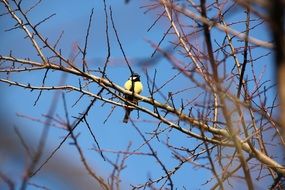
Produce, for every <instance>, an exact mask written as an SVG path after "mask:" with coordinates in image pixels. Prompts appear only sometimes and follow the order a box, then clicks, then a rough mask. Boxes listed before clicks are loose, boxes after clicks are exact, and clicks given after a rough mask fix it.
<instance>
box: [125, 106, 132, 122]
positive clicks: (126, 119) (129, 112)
mask: <svg viewBox="0 0 285 190" xmlns="http://www.w3.org/2000/svg"><path fill="white" fill-rule="evenodd" d="M130 114H131V109H126V113H125V117H124V120H123V122H124V123H128V121H129V118H130Z"/></svg>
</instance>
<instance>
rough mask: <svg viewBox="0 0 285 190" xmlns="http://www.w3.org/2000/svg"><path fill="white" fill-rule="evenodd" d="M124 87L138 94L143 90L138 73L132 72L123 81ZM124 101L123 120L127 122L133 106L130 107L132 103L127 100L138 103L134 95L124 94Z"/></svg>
mask: <svg viewBox="0 0 285 190" xmlns="http://www.w3.org/2000/svg"><path fill="white" fill-rule="evenodd" d="M124 88H125V89H126V90H129V91H131V92H132V93H136V94H140V93H141V92H142V90H143V84H142V82H141V81H140V75H139V74H137V73H132V74H131V76H130V77H129V79H128V80H127V81H126V82H125V84H124ZM125 99H126V100H127V101H126V107H125V117H124V120H123V122H124V123H128V121H129V117H130V114H131V111H132V110H133V108H131V106H132V105H130V103H128V102H132V103H133V104H136V105H137V104H138V100H137V99H136V98H135V97H134V95H128V94H126V95H125Z"/></svg>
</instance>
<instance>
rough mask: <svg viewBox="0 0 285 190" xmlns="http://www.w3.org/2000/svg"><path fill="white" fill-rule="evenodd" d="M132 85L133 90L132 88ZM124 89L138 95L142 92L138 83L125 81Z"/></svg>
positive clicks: (141, 87)
mask: <svg viewBox="0 0 285 190" xmlns="http://www.w3.org/2000/svg"><path fill="white" fill-rule="evenodd" d="M132 85H134V88H132ZM124 87H125V89H126V90H129V91H132V89H133V90H134V92H135V93H136V94H140V93H141V92H142V90H143V86H142V83H141V82H140V81H136V82H132V81H131V80H127V82H126V83H125V85H124Z"/></svg>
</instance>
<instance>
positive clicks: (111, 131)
mask: <svg viewBox="0 0 285 190" xmlns="http://www.w3.org/2000/svg"><path fill="white" fill-rule="evenodd" d="M27 2H28V1H23V3H24V4H25V6H28V4H26V3H27ZM107 2H108V1H107ZM110 2H111V1H110ZM109 5H111V6H112V10H113V16H114V21H115V25H116V27H117V30H118V33H119V36H120V40H121V42H122V44H123V47H124V51H125V53H126V55H127V57H128V59H129V60H131V61H132V64H133V65H134V67H133V68H134V70H135V71H136V72H139V73H142V82H143V83H144V84H146V83H147V82H146V76H145V74H143V72H144V71H143V70H142V69H141V67H138V66H136V64H135V63H136V62H138V61H139V60H141V59H144V58H148V57H149V56H150V55H151V53H152V52H153V49H152V47H151V46H150V44H149V43H147V40H150V41H153V42H154V43H158V41H159V40H160V39H161V37H162V35H163V33H164V32H165V31H166V30H167V27H168V25H167V24H166V22H165V21H162V22H160V24H158V25H156V26H155V27H154V28H153V29H152V30H151V31H150V32H147V29H148V28H149V27H150V25H151V24H152V22H153V20H154V16H155V14H154V13H153V12H152V13H148V14H144V11H145V9H142V8H140V7H141V6H142V5H144V3H143V1H131V3H129V4H128V5H125V4H124V3H123V1H112V2H111V3H109ZM92 8H94V17H93V22H92V28H91V31H90V32H91V33H90V36H89V37H90V40H89V42H88V53H87V60H88V64H90V65H92V68H98V67H102V65H103V62H104V60H105V57H106V54H107V49H106V38H105V33H104V32H105V25H104V22H105V16H104V11H103V3H102V1H99V0H95V1H90V0H88V1H87V0H84V1H77V0H61V1H58V0H49V1H47V0H44V1H43V2H42V3H41V5H40V6H39V7H37V8H36V9H34V10H33V11H32V13H31V14H30V15H29V18H31V21H32V22H33V23H37V22H38V21H40V20H41V19H43V18H45V17H47V16H49V15H51V14H53V13H56V16H54V17H52V18H51V19H50V20H48V21H47V22H46V23H44V24H42V25H41V26H40V27H39V30H40V31H41V32H42V34H43V35H44V36H46V37H48V40H49V41H51V42H55V41H56V39H57V37H58V36H59V35H60V33H61V32H62V31H64V35H63V37H62V39H61V41H60V44H59V46H60V48H61V49H62V50H63V55H65V56H66V57H68V56H69V55H70V53H71V52H72V45H73V44H74V43H78V44H79V45H80V46H81V47H82V46H83V44H84V39H85V33H86V29H87V24H88V19H89V15H90V12H91V9H92ZM3 10H4V9H3V6H2V4H1V6H0V11H1V12H3ZM238 17H239V14H238V13H236V14H233V15H232V16H230V17H229V18H228V19H229V20H230V19H233V20H235V19H237V18H238ZM7 18H8V17H7V16H6V17H0V23H1V24H0V43H1V44H2V45H1V46H0V55H8V54H9V51H10V50H13V55H15V56H18V57H22V58H27V57H29V58H31V59H34V60H39V58H38V57H36V53H35V51H34V49H33V47H32V46H31V44H30V42H29V41H28V40H27V39H23V37H24V34H23V32H22V31H20V30H14V31H12V32H3V30H5V29H7V28H9V27H12V26H13V23H11V22H10V21H9V20H8V19H7ZM155 18H156V17H155ZM109 24H110V23H109ZM109 27H110V41H111V54H112V55H111V60H112V62H111V65H110V66H109V67H108V71H107V75H108V77H109V78H110V79H112V80H113V81H115V82H116V83H117V84H121V85H123V83H124V81H125V80H126V79H127V78H128V76H129V71H128V68H127V66H126V64H125V62H124V60H123V56H122V53H121V51H120V50H119V46H118V44H117V43H116V38H115V36H114V32H113V31H112V28H111V24H110V26H109ZM236 29H237V30H242V26H237V28H236ZM263 29H264V28H263V27H260V28H259V29H258V30H257V31H259V33H257V34H254V35H255V36H256V37H258V38H260V39H268V33H267V32H261V31H262V30H263ZM265 31H266V30H265ZM214 32H217V31H216V30H214ZM219 38H221V39H219ZM216 39H218V40H222V36H218V35H217V36H216ZM169 40H171V38H167V39H166V41H165V42H164V43H163V44H162V47H167V45H168V44H167V43H166V42H167V41H169ZM266 52H268V50H267V49H262V50H259V52H255V53H256V54H259V55H261V54H264V53H266ZM47 55H48V54H47ZM256 56H258V55H256ZM263 61H265V62H267V61H268V62H271V57H270V56H269V57H266V58H264V59H263ZM77 63H78V64H79V63H80V58H78V59H77ZM256 67H257V68H259V69H258V70H257V72H261V71H262V68H264V67H266V70H270V69H268V68H272V66H271V65H267V64H264V62H263V63H262V62H261V63H260V65H257V66H256ZM155 69H156V70H157V71H158V73H157V78H159V80H158V81H157V85H158V86H160V85H162V84H164V82H165V81H167V80H168V79H169V78H170V76H173V75H175V74H176V71H175V70H173V69H172V66H171V65H170V64H169V63H168V62H167V61H166V60H165V59H161V60H160V61H159V62H158V63H157V64H154V65H153V66H151V67H149V68H148V72H149V74H150V76H153V74H154V72H155ZM271 73H272V72H267V73H266V77H265V79H266V78H271V77H272V75H271ZM2 75H3V74H1V77H2ZM43 76H44V75H43V72H34V73H32V72H30V73H24V74H20V73H17V74H13V76H12V79H13V80H15V81H23V82H27V83H32V84H35V85H41V81H42V77H43ZM59 77H60V75H59V73H58V72H49V74H48V77H47V82H46V84H47V85H49V84H50V85H55V84H57V83H58V81H59ZM265 79H264V80H265ZM66 83H67V84H73V85H75V86H77V85H78V77H70V76H69V77H68V79H67V82H66ZM0 87H1V89H3V91H4V95H3V94H2V96H3V97H1V99H2V98H3V99H4V101H3V104H4V106H5V107H7V108H8V109H7V110H6V112H7V113H6V114H7V116H8V117H10V118H13V121H14V122H15V123H16V124H17V126H19V128H20V131H21V132H23V134H24V136H25V137H26V138H27V139H30V141H31V143H32V145H33V146H34V148H36V144H37V142H38V140H39V134H40V132H41V130H42V127H41V126H39V124H38V123H35V122H31V121H28V120H26V119H23V118H19V117H16V116H15V113H20V114H21V113H22V114H25V115H29V116H31V117H35V118H41V119H43V120H44V117H43V115H44V114H46V113H47V111H48V109H49V106H50V103H51V99H52V98H51V97H52V96H53V94H54V92H43V94H42V96H41V98H40V100H39V102H38V104H37V105H36V106H33V103H34V101H35V100H36V98H37V96H38V93H39V92H36V91H33V92H30V91H29V90H24V89H20V88H12V87H8V86H7V85H5V84H2V83H0ZM189 87H194V85H193V84H191V83H189V82H188V80H187V79H185V78H184V77H183V76H178V77H177V79H175V80H174V82H172V83H170V84H169V85H166V86H165V88H163V90H162V91H163V92H164V93H165V94H167V93H168V92H171V91H172V92H175V91H176V90H180V89H184V88H189ZM90 90H91V91H92V90H94V92H96V90H98V86H97V85H96V84H94V85H92V87H91V88H90ZM190 92H191V93H189V94H182V95H181V97H183V98H186V99H189V100H190V99H191V98H193V97H196V96H197V95H198V94H199V91H197V90H195V89H193V90H191V91H190ZM142 94H143V95H145V96H148V94H149V93H148V91H147V88H145V90H144V92H143V93H142ZM79 96H80V95H79V94H78V93H74V92H70V93H66V98H67V104H68V107H69V110H70V116H78V113H80V112H82V111H83V110H84V109H85V108H86V106H87V105H88V104H89V102H90V98H88V97H83V98H82V99H81V100H80V102H79V103H78V104H77V105H76V106H75V107H71V106H72V105H73V104H74V103H75V101H76V100H77V99H78V98H79ZM156 98H157V99H158V100H163V99H162V97H160V96H159V95H157V97H156ZM178 101H179V100H178ZM110 111H111V107H110V106H108V105H104V106H102V102H96V103H95V106H94V108H93V109H92V110H91V111H90V113H89V115H88V121H89V124H91V127H92V130H93V132H94V133H95V135H96V137H97V140H98V142H99V144H100V146H101V148H102V149H112V150H117V151H118V150H125V149H126V147H127V145H128V143H130V142H131V143H132V148H131V150H133V149H136V148H137V147H139V146H140V145H141V144H142V143H143V139H141V138H140V137H139V135H138V134H137V132H136V131H135V129H134V128H133V127H132V126H131V125H130V124H127V125H125V124H124V123H122V118H123V115H124V110H123V109H122V108H118V107H117V108H115V110H114V112H113V113H112V115H111V117H110V118H109V119H108V121H107V122H106V124H104V123H103V121H104V120H105V119H106V116H107V115H108V114H109V113H110ZM56 114H58V116H59V117H61V118H64V111H63V103H62V102H61V101H60V102H59V103H58V105H57V110H56ZM132 114H133V118H135V115H136V113H132ZM141 118H143V119H145V120H150V119H151V118H150V117H149V116H147V115H146V114H144V113H140V119H141ZM140 119H139V120H138V122H137V125H138V127H139V128H140V129H142V131H144V132H151V131H152V130H153V129H154V128H155V127H156V125H154V124H153V123H151V122H141V121H140ZM155 122H157V121H155ZM162 127H165V126H162ZM75 132H76V133H80V136H79V141H80V145H81V147H82V148H83V150H84V153H85V155H86V157H87V158H88V161H89V163H90V164H91V165H92V166H93V167H94V168H96V169H98V171H99V172H100V173H101V174H102V176H103V177H106V176H108V174H110V172H111V169H112V168H111V167H110V165H109V164H108V163H106V162H104V161H103V159H102V158H101V156H100V155H99V154H98V153H95V152H94V151H93V150H91V149H92V147H93V145H94V142H93V140H92V137H91V136H90V134H89V132H88V131H87V129H86V126H85V125H80V126H79V127H78V128H77V130H76V131H75ZM65 134H66V132H65V131H63V130H62V129H56V128H51V131H50V133H49V137H48V143H47V144H48V145H47V147H46V149H47V152H50V151H52V150H53V149H54V148H55V147H56V146H57V145H58V143H59V142H60V141H61V139H62V137H63V136H64V135H65ZM148 137H149V136H148ZM167 137H169V138H170V139H169V141H170V142H172V143H173V144H174V145H176V146H185V147H188V148H194V147H195V146H196V145H197V142H196V141H195V140H192V139H189V138H186V137H185V135H183V134H180V133H179V132H177V131H174V130H172V131H170V132H169V131H167V132H166V133H164V134H163V135H162V141H165V140H166V139H167ZM69 142H71V140H68V142H66V143H65V145H64V146H63V147H62V148H61V149H60V151H59V152H58V154H59V155H65V156H66V157H67V158H66V159H68V160H71V162H72V163H74V164H75V165H78V167H83V166H82V164H81V162H80V158H79V155H78V153H77V151H76V150H75V148H74V146H71V145H70V144H69ZM151 145H152V146H153V147H154V148H155V150H156V151H157V152H158V155H159V156H160V157H161V158H162V161H163V162H164V163H166V165H167V167H168V169H172V167H174V166H175V165H176V164H177V161H175V162H173V159H172V155H171V154H170V151H169V150H168V149H167V148H166V146H165V145H164V144H163V143H161V142H158V141H157V140H156V139H154V140H152V141H151ZM140 152H147V153H149V149H148V148H147V147H143V148H141V149H140ZM106 155H107V156H108V157H109V158H110V159H115V157H114V155H112V154H107V153H106ZM55 160H56V158H55ZM18 166H19V167H18ZM23 166H24V160H21V162H20V163H19V165H17V166H16V167H15V168H14V169H16V170H17V174H18V175H19V176H21V169H22V168H23ZM4 168H5V169H6V170H8V171H9V167H8V165H7V167H4ZM19 168H20V169H19ZM0 169H1V167H0ZM44 171H45V170H44ZM44 171H42V173H40V174H39V177H37V178H35V179H32V181H33V182H35V183H36V182H39V183H40V184H42V185H46V186H47V187H50V188H51V189H59V188H60V189H70V187H68V185H66V184H65V182H64V181H61V180H57V179H56V176H51V175H48V174H47V175H45V173H44ZM148 174H151V176H152V177H153V178H157V177H160V175H163V171H162V169H161V168H160V167H159V166H158V165H157V164H156V162H155V160H154V158H153V157H149V156H133V157H130V158H129V159H128V161H127V168H126V169H125V170H124V171H123V173H122V180H123V182H122V187H126V188H128V187H129V184H138V183H143V182H145V181H146V179H147V178H148V177H149V176H148ZM84 175H86V176H88V175H87V174H84ZM211 177H212V174H211V173H210V172H207V171H205V170H204V169H193V167H190V165H189V164H188V165H185V166H183V169H182V170H179V171H178V172H177V173H176V174H175V175H174V176H173V178H174V180H175V183H176V184H177V188H178V189H182V188H183V187H186V189H192V187H195V189H199V188H198V187H200V189H207V185H204V186H201V184H203V183H205V182H206V181H207V179H209V178H211ZM36 179H37V180H38V181H37V180H36ZM51 182H52V183H51ZM209 184H211V182H210V183H209ZM0 187H1V186H0ZM29 189H33V188H32V187H30V188H29ZM122 189H123V188H122Z"/></svg>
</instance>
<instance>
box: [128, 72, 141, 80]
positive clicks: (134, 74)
mask: <svg viewBox="0 0 285 190" xmlns="http://www.w3.org/2000/svg"><path fill="white" fill-rule="evenodd" d="M129 80H132V81H140V75H139V74H137V73H133V74H132V75H131V76H130V78H129Z"/></svg>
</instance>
